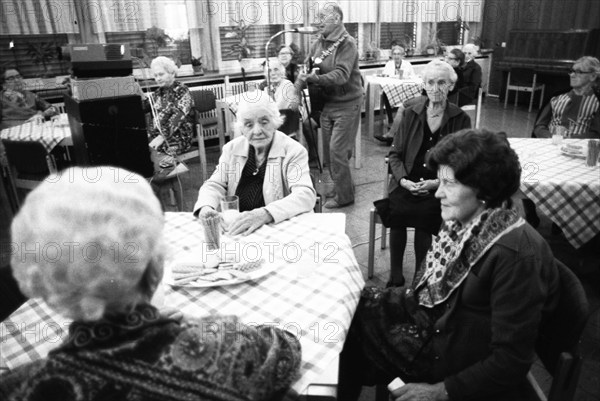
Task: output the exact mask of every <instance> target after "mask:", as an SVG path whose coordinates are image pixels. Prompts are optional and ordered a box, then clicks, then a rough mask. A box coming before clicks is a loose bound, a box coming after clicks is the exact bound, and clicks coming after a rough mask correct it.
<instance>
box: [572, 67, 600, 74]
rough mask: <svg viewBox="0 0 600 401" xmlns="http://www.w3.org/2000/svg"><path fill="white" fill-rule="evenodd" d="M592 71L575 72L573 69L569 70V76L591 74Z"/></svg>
mask: <svg viewBox="0 0 600 401" xmlns="http://www.w3.org/2000/svg"><path fill="white" fill-rule="evenodd" d="M593 73H594V71H582V70H575V69H573V68H571V69H570V70H569V74H577V75H583V74H593Z"/></svg>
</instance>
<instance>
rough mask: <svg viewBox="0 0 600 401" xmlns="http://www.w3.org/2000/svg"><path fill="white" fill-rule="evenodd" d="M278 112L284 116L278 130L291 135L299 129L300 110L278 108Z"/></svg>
mask: <svg viewBox="0 0 600 401" xmlns="http://www.w3.org/2000/svg"><path fill="white" fill-rule="evenodd" d="M279 113H281V114H282V115H283V116H284V121H283V124H282V125H281V127H279V128H277V130H278V131H281V132H283V133H284V134H286V135H292V134H295V133H297V132H298V131H299V130H300V111H298V110H292V109H280V110H279Z"/></svg>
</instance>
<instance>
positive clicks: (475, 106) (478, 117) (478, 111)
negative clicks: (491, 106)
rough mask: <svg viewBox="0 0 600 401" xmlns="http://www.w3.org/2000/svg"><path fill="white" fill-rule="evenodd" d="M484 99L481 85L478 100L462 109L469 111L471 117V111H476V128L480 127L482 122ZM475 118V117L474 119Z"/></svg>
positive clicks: (474, 125)
mask: <svg viewBox="0 0 600 401" xmlns="http://www.w3.org/2000/svg"><path fill="white" fill-rule="evenodd" d="M482 101H483V89H482V88H481V87H479V90H478V91H477V101H476V102H475V103H473V104H466V105H464V106H462V107H461V109H462V110H463V111H465V112H467V114H469V117H471V112H474V113H473V114H474V115H475V118H474V120H475V122H474V124H473V127H474V128H476V129H477V128H479V125H480V122H481V103H482ZM472 120H473V119H472Z"/></svg>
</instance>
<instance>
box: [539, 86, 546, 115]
mask: <svg viewBox="0 0 600 401" xmlns="http://www.w3.org/2000/svg"><path fill="white" fill-rule="evenodd" d="M544 89H546V86H542V94H541V96H540V105H539V106H538V110H541V109H542V102H543V101H544Z"/></svg>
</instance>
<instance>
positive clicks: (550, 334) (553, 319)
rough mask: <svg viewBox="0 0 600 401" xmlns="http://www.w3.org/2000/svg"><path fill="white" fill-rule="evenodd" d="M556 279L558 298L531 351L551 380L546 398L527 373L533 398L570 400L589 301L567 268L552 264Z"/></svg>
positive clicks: (578, 282) (550, 400)
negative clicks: (558, 279)
mask: <svg viewBox="0 0 600 401" xmlns="http://www.w3.org/2000/svg"><path fill="white" fill-rule="evenodd" d="M556 263H557V266H558V272H559V277H560V299H559V302H558V305H557V307H556V309H555V311H554V312H553V313H552V315H550V316H549V317H548V318H546V319H545V320H544V321H542V323H541V325H540V329H539V335H538V339H537V341H536V344H535V350H536V353H537V355H538V357H539V358H540V360H541V361H542V363H543V365H544V367H545V368H546V370H547V371H548V373H550V374H551V375H552V377H553V379H552V385H551V387H550V392H549V394H548V396H547V397H546V395H545V394H544V393H543V391H542V390H541V389H540V386H539V385H538V383H537V382H536V380H535V378H534V377H533V375H532V374H531V372H529V374H528V375H527V379H528V380H529V382H530V384H531V386H532V388H533V390H534V392H535V395H536V399H538V400H541V401H542V400H543V401H546V400H547V401H572V400H573V397H574V395H575V390H576V388H577V383H578V381H579V373H580V371H581V365H582V358H581V355H580V353H579V350H578V346H579V344H580V342H581V336H582V333H583V329H584V328H585V326H586V323H587V321H588V319H589V316H590V311H589V302H588V300H587V296H586V294H585V290H584V289H583V286H582V285H581V282H580V281H579V279H578V278H577V276H576V275H575V273H573V272H572V271H571V270H570V269H569V268H568V267H567V266H565V265H564V264H562V263H561V262H559V261H558V260H557V261H556Z"/></svg>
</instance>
